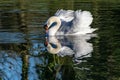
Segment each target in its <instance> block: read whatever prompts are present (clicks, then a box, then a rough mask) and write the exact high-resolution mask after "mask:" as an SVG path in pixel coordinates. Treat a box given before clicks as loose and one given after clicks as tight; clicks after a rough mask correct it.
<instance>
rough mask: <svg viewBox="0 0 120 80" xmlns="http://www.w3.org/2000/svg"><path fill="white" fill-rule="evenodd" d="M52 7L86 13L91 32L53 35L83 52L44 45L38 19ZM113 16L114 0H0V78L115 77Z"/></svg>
mask: <svg viewBox="0 0 120 80" xmlns="http://www.w3.org/2000/svg"><path fill="white" fill-rule="evenodd" d="M58 9H71V10H78V9H82V10H88V11H90V12H91V13H92V15H93V17H94V19H93V23H92V25H91V26H92V27H93V28H99V29H98V30H97V31H96V32H95V34H97V37H91V35H85V36H77V37H67V38H66V37H62V38H61V37H59V38H58V40H60V42H61V44H64V45H67V46H69V47H71V48H72V47H73V44H74V46H75V47H77V45H78V46H79V45H82V46H81V49H80V50H84V51H88V54H85V55H84V56H81V57H80V56H79V57H76V54H73V53H71V54H72V55H70V56H67V55H66V56H65V54H63V55H62V56H64V57H61V56H60V55H59V54H56V55H55V54H54V55H53V54H51V53H49V52H48V51H47V50H46V47H45V45H44V43H45V41H46V39H45V31H44V29H43V24H44V23H45V21H46V20H47V19H48V18H49V17H50V16H52V15H54V13H55V12H56V11H57V10H58ZM119 21H120V1H119V0H51V1H50V0H0V80H120V22H119ZM88 38H89V39H88ZM73 39H74V41H75V42H73ZM81 41H82V42H81ZM76 43H77V44H76ZM82 43H83V44H82ZM87 45H88V46H87ZM90 45H91V46H90ZM75 50H76V49H73V52H76V51H75ZM64 53H66V54H67V53H68V51H67V50H66V51H65V52H64ZM76 53H77V52H76Z"/></svg>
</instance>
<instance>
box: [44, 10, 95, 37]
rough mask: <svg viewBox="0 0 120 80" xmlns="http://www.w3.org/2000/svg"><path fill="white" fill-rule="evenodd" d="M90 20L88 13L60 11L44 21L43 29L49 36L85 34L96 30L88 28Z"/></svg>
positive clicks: (90, 15)
mask: <svg viewBox="0 0 120 80" xmlns="http://www.w3.org/2000/svg"><path fill="white" fill-rule="evenodd" d="M92 20H93V17H92V14H91V13H90V12H89V11H81V10H76V11H73V10H63V9H61V10H58V11H57V12H56V13H55V15H54V16H52V17H50V18H49V19H48V20H47V21H46V23H45V25H44V28H45V30H46V33H48V35H51V36H54V35H77V34H87V33H92V32H94V31H95V30H96V29H94V28H91V27H90V24H91V23H92Z"/></svg>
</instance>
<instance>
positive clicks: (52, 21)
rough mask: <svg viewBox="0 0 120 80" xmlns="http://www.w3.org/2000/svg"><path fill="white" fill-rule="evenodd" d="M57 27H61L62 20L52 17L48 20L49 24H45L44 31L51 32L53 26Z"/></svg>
mask: <svg viewBox="0 0 120 80" xmlns="http://www.w3.org/2000/svg"><path fill="white" fill-rule="evenodd" d="M55 25H59V26H60V25H61V20H60V18H59V17H57V16H52V17H50V18H49V19H48V20H47V22H46V23H45V25H44V29H45V30H49V29H50V28H52V27H53V26H55Z"/></svg>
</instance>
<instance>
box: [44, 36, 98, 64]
mask: <svg viewBox="0 0 120 80" xmlns="http://www.w3.org/2000/svg"><path fill="white" fill-rule="evenodd" d="M92 37H97V36H96V34H85V35H76V36H75V35H74V36H57V37H56V36H49V37H48V38H46V42H45V43H46V44H47V45H46V47H47V50H48V52H50V53H51V54H57V55H58V56H61V57H64V56H73V59H74V61H75V62H78V63H79V62H81V59H82V58H85V57H91V52H92V51H93V45H92V43H89V42H88V40H90V39H91V38H92Z"/></svg>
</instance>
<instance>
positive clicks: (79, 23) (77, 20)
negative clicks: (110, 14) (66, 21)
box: [70, 10, 95, 33]
mask: <svg viewBox="0 0 120 80" xmlns="http://www.w3.org/2000/svg"><path fill="white" fill-rule="evenodd" d="M92 20H93V17H92V14H91V13H90V12H89V11H81V10H77V11H75V12H74V19H73V20H72V29H71V31H70V32H72V33H75V32H82V33H91V32H93V31H94V30H95V29H92V28H91V27H90V24H91V23H92Z"/></svg>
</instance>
